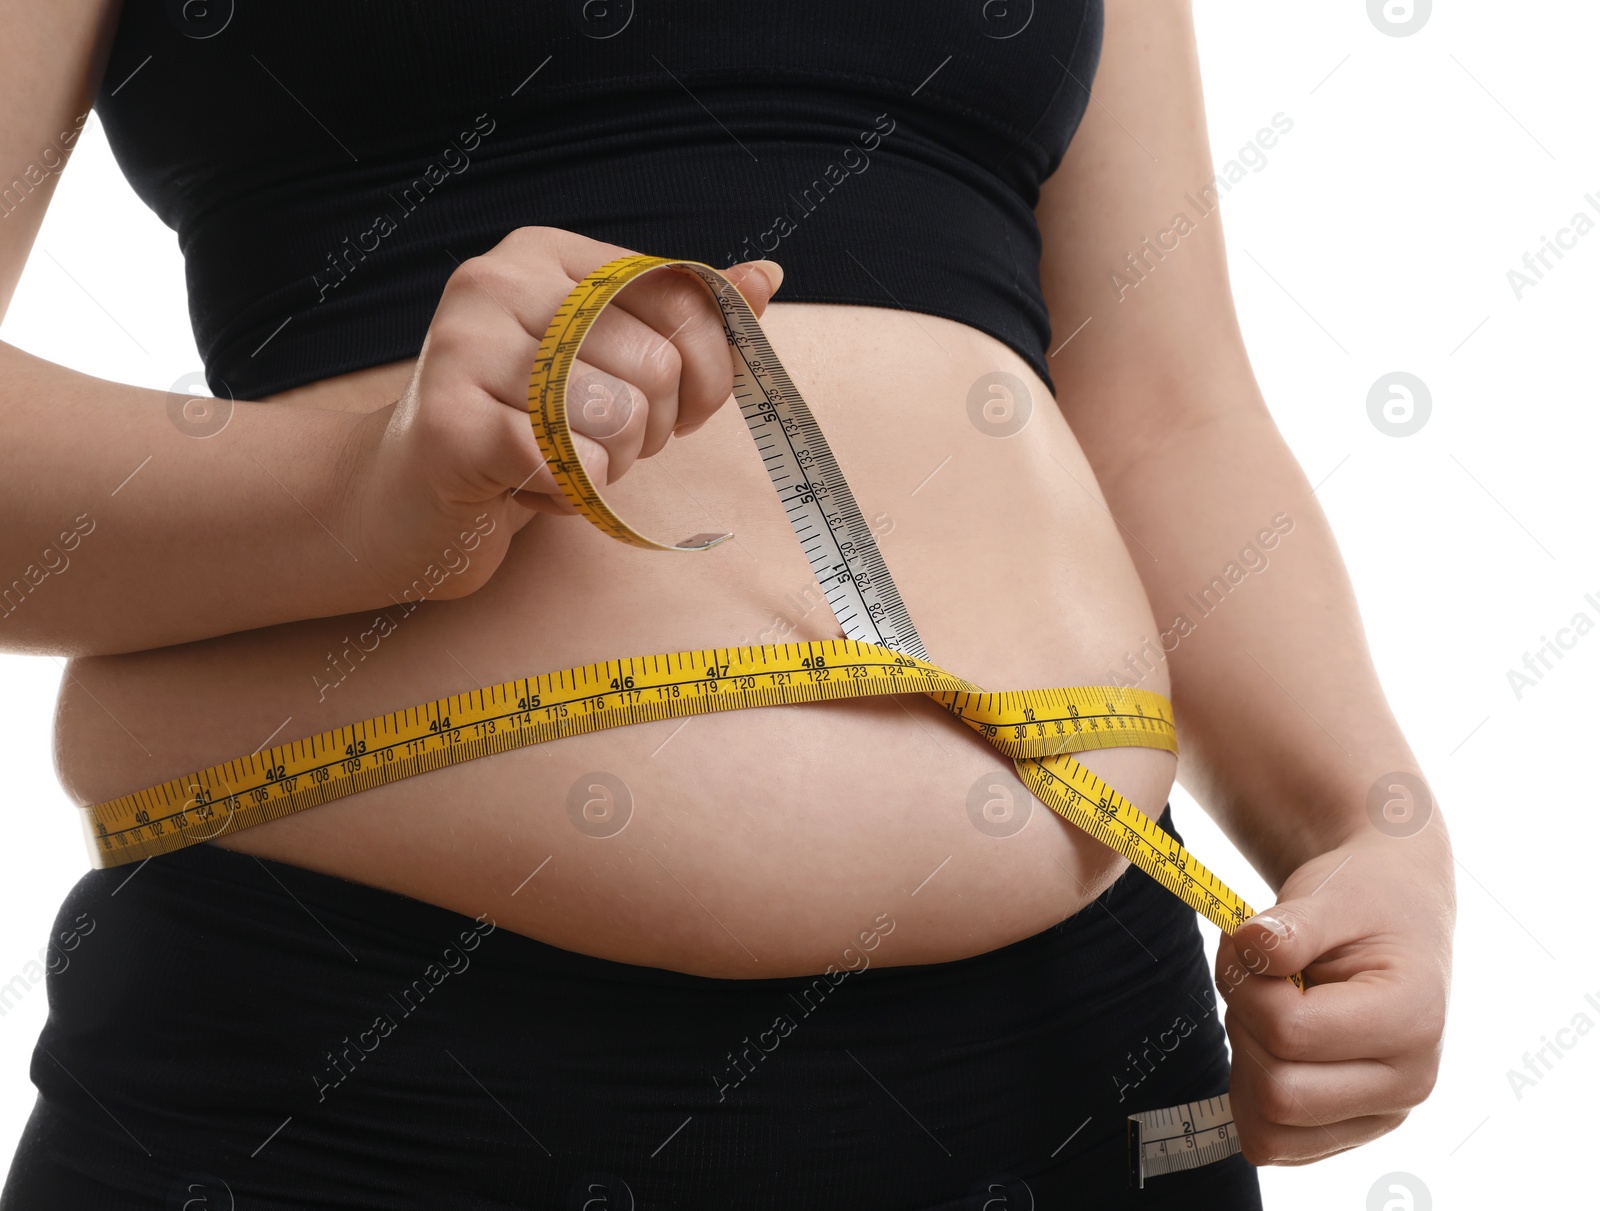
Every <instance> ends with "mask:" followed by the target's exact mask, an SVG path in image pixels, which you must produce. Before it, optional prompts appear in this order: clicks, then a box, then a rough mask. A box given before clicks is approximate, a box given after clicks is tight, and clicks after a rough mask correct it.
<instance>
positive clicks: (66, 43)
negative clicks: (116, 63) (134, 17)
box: [0, 0, 121, 317]
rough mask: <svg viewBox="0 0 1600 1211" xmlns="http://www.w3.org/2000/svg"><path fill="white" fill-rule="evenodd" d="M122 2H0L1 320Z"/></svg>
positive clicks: (84, 113) (90, 97) (89, 100)
mask: <svg viewBox="0 0 1600 1211" xmlns="http://www.w3.org/2000/svg"><path fill="white" fill-rule="evenodd" d="M120 11H121V4H120V0H58V2H57V3H50V4H41V3H38V0H0V29H4V30H5V33H6V36H5V38H4V39H3V40H0V317H3V316H4V315H5V311H6V308H7V307H8V306H9V305H10V303H11V295H12V292H13V291H14V290H16V288H17V280H18V279H19V278H20V277H21V276H22V266H23V264H24V263H25V262H26V261H27V259H28V251H29V250H30V249H31V248H32V247H33V238H34V236H36V235H37V234H38V232H39V224H40V222H41V221H42V220H43V218H44V211H45V207H46V205H48V204H49V201H50V195H51V194H52V193H53V192H55V184H56V177H57V176H59V175H60V172H61V168H62V165H63V164H64V163H65V161H66V157H67V155H68V153H69V152H71V150H72V148H73V146H74V145H75V144H76V142H77V138H78V133H79V132H80V131H81V130H82V129H83V120H84V119H85V118H87V117H88V114H89V109H90V107H91V106H92V105H93V103H94V95H95V92H96V90H97V89H98V88H99V86H100V76H101V73H102V72H104V71H105V61H106V54H107V52H108V51H109V49H110V43H111V35H112V33H113V32H114V31H115V29H116V19H117V14H118V13H119V12H120Z"/></svg>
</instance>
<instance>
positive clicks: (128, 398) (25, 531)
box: [0, 344, 384, 655]
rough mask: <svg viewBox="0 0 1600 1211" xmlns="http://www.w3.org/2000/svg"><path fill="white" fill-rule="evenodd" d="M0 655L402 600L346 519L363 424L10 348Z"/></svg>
mask: <svg viewBox="0 0 1600 1211" xmlns="http://www.w3.org/2000/svg"><path fill="white" fill-rule="evenodd" d="M0 410H3V413H4V434H5V435H4V440H3V441H0V650H5V651H13V652H34V653H41V654H59V655H95V654H107V653H115V652H128V651H136V650H140V649H144V648H152V647H162V646H166V645H169V644H174V643H183V642H187V641H190V640H196V639H203V638H209V637H211V636H215V635H222V634H226V633H228V632H232V631H241V630H246V629H249V628H253V627H262V626H269V625H272V624H274V623H281V622H289V621H294V620H298V619H303V618H314V617H324V616H329V615H336V614H343V613H348V612H351V611H353V610H358V609H363V608H366V607H368V606H370V605H373V604H376V603H377V602H379V601H382V600H384V598H383V596H382V589H381V586H379V585H378V584H377V583H376V582H375V580H374V579H373V578H371V577H368V576H367V575H365V574H364V570H363V569H362V567H361V565H360V562H359V560H358V559H357V558H356V556H355V554H354V552H353V551H352V550H351V549H350V547H351V546H353V545H354V544H353V543H351V542H350V541H349V539H348V537H347V536H345V535H341V534H340V533H339V532H338V531H339V528H340V527H339V523H338V520H337V517H336V516H335V514H336V512H337V502H338V499H339V496H340V491H341V476H343V475H344V474H345V473H346V472H345V468H344V467H343V466H342V464H341V454H342V452H343V451H344V449H345V447H346V445H347V438H349V436H350V435H351V434H352V433H353V432H354V431H355V428H356V426H357V425H358V424H359V423H360V422H361V420H362V419H363V418H362V416H361V415H360V414H357V413H346V412H333V411H322V410H317V409H311V408H304V407H295V408H288V407H284V406H281V405H272V404H256V403H242V402H241V403H237V404H234V405H233V414H232V417H231V419H230V420H229V421H228V423H227V425H226V427H224V428H223V429H222V430H221V431H220V432H217V433H215V434H213V435H211V436H209V437H204V438H197V437H194V436H191V435H190V434H189V433H188V432H184V431H180V427H179V425H178V424H175V423H174V422H173V421H172V420H171V419H169V416H168V398H167V394H166V393H165V392H161V391H151V390H146V389H143V388H138V387H130V386H126V385H123V384H119V383H110V382H106V381H104V380H102V379H96V378H92V377H90V376H88V375H84V374H79V373H77V372H75V371H72V370H69V369H66V368H65V367H62V366H58V365H54V364H52V363H50V362H46V361H43V360H41V359H39V358H36V357H32V356H30V355H29V354H27V353H24V352H22V351H21V350H19V349H16V348H14V347H12V346H9V345H3V344H0Z"/></svg>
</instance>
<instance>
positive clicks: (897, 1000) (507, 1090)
mask: <svg viewBox="0 0 1600 1211" xmlns="http://www.w3.org/2000/svg"><path fill="white" fill-rule="evenodd" d="M1161 822H1162V824H1163V825H1164V826H1165V827H1167V828H1168V829H1169V830H1170V829H1171V818H1170V811H1169V812H1167V813H1163V815H1162V820H1161ZM130 872H131V873H130ZM996 894H1002V895H1003V894H1004V889H1003V888H1001V889H997V891H996ZM55 928H56V932H55V934H54V935H53V937H54V938H55V939H56V946H57V951H53V952H52V953H53V957H54V958H55V959H56V961H55V962H53V963H52V965H51V966H52V968H53V970H52V971H51V973H50V975H49V977H48V988H49V998H50V1017H49V1021H48V1022H47V1024H46V1026H45V1028H44V1032H43V1034H42V1035H41V1037H40V1039H39V1044H38V1046H37V1048H36V1049H35V1052H34V1057H33V1069H32V1076H33V1082H34V1084H35V1085H36V1086H37V1087H38V1090H39V1097H38V1102H37V1104H36V1105H35V1107H34V1111H33V1115H32V1117H31V1118H30V1119H29V1121H28V1125H27V1128H26V1130H25V1131H24V1133H23V1136H22V1140H21V1143H20V1144H19V1146H18V1148H17V1154H16V1159H15V1161H14V1162H13V1165H12V1169H11V1174H10V1177H9V1179H8V1181H7V1183H6V1186H5V1190H4V1193H3V1195H0V1211H50V1209H53V1208H72V1209H74V1211H93V1209H95V1208H102V1207H104V1208H118V1209H119V1211H122V1209H127V1208H137V1209H143V1208H149V1209H151V1211H154V1209H155V1208H164V1209H171V1211H179V1209H180V1208H182V1209H186V1211H232V1209H233V1208H238V1211H269V1209H270V1211H277V1209H283V1211H288V1209H290V1208H295V1209H299V1208H328V1209H332V1208H341V1209H342V1208H355V1207H362V1208H382V1209H384V1211H393V1209H396V1208H428V1209H430V1211H432V1209H435V1208H452V1209H454V1208H482V1209H485V1211H489V1209H494V1211H501V1209H504V1208H513V1207H517V1208H523V1207H526V1208H554V1209H557V1211H565V1209H568V1208H571V1209H573V1211H578V1209H580V1208H582V1209H585V1211H601V1209H608V1211H610V1209H620V1211H634V1209H635V1208H638V1209H640V1211H671V1209H678V1208H682V1209H685V1211H719V1209H722V1208H735V1207H737V1208H742V1209H750V1211H757V1209H762V1208H805V1209H806V1211H819V1209H822V1208H828V1209H833V1208H855V1207H860V1208H872V1209H874V1211H897V1209H902V1208H903V1209H905V1211H912V1209H916V1211H935V1209H937V1211H957V1209H958V1208H961V1209H967V1208H970V1209H972V1211H978V1209H979V1208H983V1209H984V1211H1001V1209H1003V1208H1022V1209H1024V1211H1031V1209H1033V1208H1038V1209H1039V1211H1051V1209H1055V1208H1077V1207H1083V1208H1094V1209H1096V1211H1098V1209H1101V1208H1110V1207H1123V1206H1128V1207H1146V1208H1157V1207H1177V1206H1179V1205H1180V1203H1181V1205H1183V1206H1185V1207H1186V1208H1194V1207H1204V1208H1207V1209H1208V1211H1210V1209H1221V1211H1231V1209H1234V1208H1259V1207H1260V1205H1261V1203H1260V1194H1259V1190H1258V1186H1257V1182H1256V1175H1255V1171H1254V1169H1252V1168H1251V1167H1250V1166H1249V1165H1248V1164H1246V1162H1245V1161H1244V1159H1243V1158H1242V1157H1238V1156H1235V1157H1231V1158H1229V1159H1228V1160H1226V1161H1223V1162H1220V1163H1217V1164H1213V1165H1209V1166H1205V1167H1202V1168H1200V1169H1197V1170H1192V1171H1190V1172H1188V1173H1181V1174H1171V1175H1168V1176H1164V1177H1160V1178H1155V1179H1152V1181H1151V1182H1150V1183H1149V1185H1147V1186H1146V1188H1145V1189H1144V1190H1130V1189H1129V1188H1128V1185H1127V1179H1126V1170H1127V1164H1126V1144H1125V1130H1126V1117H1127V1115H1128V1114H1129V1113H1130V1112H1132V1111H1136V1110H1146V1109H1152V1108H1155V1107H1160V1106H1168V1105H1172V1104H1174V1103H1177V1102H1181V1101H1188V1100H1192V1099H1195V1098H1201V1097H1208V1096H1211V1095H1214V1094H1218V1093H1221V1092H1222V1091H1223V1090H1224V1089H1226V1088H1227V1084H1228V1060H1227V1053H1226V1049H1225V1046H1224V1038H1223V1032H1222V1029H1221V1025H1220V1023H1219V1021H1218V1017H1217V1004H1216V999H1215V997H1214V995H1213V987H1212V982H1211V979H1210V973H1209V970H1208V968H1207V965H1206V962H1205V957H1204V953H1203V951H1202V949H1201V940H1200V933H1199V930H1198V928H1197V922H1196V919H1195V915H1194V913H1193V912H1192V911H1191V910H1189V909H1188V908H1186V907H1184V906H1183V905H1182V904H1180V903H1179V902H1178V901H1177V900H1176V899H1174V898H1173V897H1172V896H1171V895H1169V894H1168V893H1167V892H1166V891H1164V890H1162V889H1161V888H1160V887H1158V886H1157V885H1156V884H1155V883H1154V882H1152V881H1151V880H1150V879H1149V878H1147V877H1146V876H1145V875H1143V874H1141V873H1140V872H1138V871H1137V870H1130V871H1129V872H1128V873H1127V874H1125V875H1124V876H1123V877H1122V878H1121V879H1119V880H1118V881H1117V882H1116V883H1115V884H1114V885H1113V886H1112V887H1111V889H1110V890H1108V891H1107V892H1106V893H1105V894H1104V895H1102V896H1101V897H1100V898H1099V899H1098V900H1096V901H1095V902H1094V904H1092V905H1091V906H1089V907H1088V908H1086V909H1084V910H1083V911H1082V912H1079V913H1076V914H1074V915H1073V916H1071V917H1069V918H1068V919H1067V920H1066V921H1064V922H1062V923H1061V924H1059V925H1057V926H1054V927H1052V928H1050V929H1047V930H1045V931H1044V932H1043V933H1040V934H1036V935H1034V936H1033V937H1031V938H1026V939H1024V940H1022V941H1020V942H1017V943H1015V944H1013V945H1010V946H1006V947H1003V948H1001V949H999V950H995V951H991V952H989V953H987V954H983V955H978V956H975V957H973V958H968V959H961V960H958V961H955V962H950V963H935V964H926V965H921V966H914V967H888V966H882V965H877V966H874V965H872V958H873V955H872V954H871V953H870V951H867V950H865V949H864V948H865V947H866V946H868V945H869V944H871V945H873V946H874V948H875V946H876V945H881V944H883V943H882V942H881V941H880V942H877V943H874V942H873V939H872V937H871V932H872V931H873V930H875V929H876V930H878V931H879V934H880V938H881V937H882V936H883V935H884V934H886V933H887V932H888V931H889V930H890V929H892V928H893V918H892V917H891V916H889V914H884V916H883V917H880V918H879V919H878V921H876V922H863V928H864V931H865V932H867V933H868V935H869V936H868V938H867V939H866V940H865V941H864V942H863V943H862V949H858V950H856V951H853V952H851V953H852V955H853V956H854V957H853V958H847V959H842V962H846V963H850V964H853V965H854V966H855V967H856V970H846V969H841V971H839V972H835V973H834V974H833V975H832V976H828V975H823V976H818V977H797V978H788V979H764V980H722V979H712V978H707V977H702V976H691V975H684V974H682V973H679V972H670V971H665V970H661V969H658V968H651V967H636V966H632V965H629V964H625V963H616V962H612V961H609V960H605V959H598V958H594V957H592V956H588V955H582V954H577V953H573V952H571V951H566V950H561V949H559V948H556V947H553V946H549V945H546V944H544V943H542V942H537V941H534V940H533V939H531V938H527V937H523V936H521V935H519V934H514V933H512V932H510V931H509V930H507V929H503V928H500V929H495V928H492V923H491V922H489V921H487V920H479V921H474V920H472V919H471V918H468V917H465V916H461V915H459V914H457V913H454V912H451V911H448V910H446V909H443V908H439V907H436V906H434V905H430V904H424V903H422V902H420V901H417V900H413V899H410V898H408V897H405V896H401V895H396V894H394V893H392V892H387V891H380V890H377V889H375V888H371V887H366V886H363V885H361V884H356V883H350V882H346V881H345V880H342V879H337V878H332V877H330V876H327V875H322V874H318V873H315V872H313V871H308V870H305V869H303V868H300V867H295V866H287V865H284V864H282V863H277V862H270V861H259V860H257V859H255V858H253V857H249V856H246V855H242V854H237V853H233V852H230V851H227V850H221V849H218V848H216V847H214V846H209V845H198V846H194V847H192V848H189V849H186V850H182V851H179V852H177V853H174V854H169V855H167V856H165V857H160V858H155V859H153V860H152V861H150V862H149V863H147V864H146V865H145V866H144V867H143V868H139V869H137V870H134V869H133V868H127V867H123V868H117V869H113V870H105V871H95V872H92V873H90V874H87V875H85V876H84V877H83V878H82V879H81V880H79V882H78V884H77V885H76V886H75V887H74V888H73V890H72V892H71V894H70V895H69V896H68V897H67V900H66V903H65V904H64V905H63V906H62V909H61V913H60V917H59V918H58V920H57V922H56V927H55ZM64 939H68V940H70V943H71V944H70V946H67V942H66V941H65V940H64Z"/></svg>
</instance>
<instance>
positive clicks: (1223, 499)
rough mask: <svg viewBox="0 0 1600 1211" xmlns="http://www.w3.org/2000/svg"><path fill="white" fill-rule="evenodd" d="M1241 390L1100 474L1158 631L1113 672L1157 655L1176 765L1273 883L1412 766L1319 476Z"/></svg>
mask: <svg viewBox="0 0 1600 1211" xmlns="http://www.w3.org/2000/svg"><path fill="white" fill-rule="evenodd" d="M1234 394H1235V397H1236V398H1237V399H1242V400H1244V401H1245V402H1244V403H1242V404H1235V405H1231V406H1225V407H1213V408H1209V409H1196V410H1195V415H1196V417H1197V418H1198V417H1203V418H1204V419H1196V420H1195V421H1194V422H1193V423H1190V424H1185V425H1182V426H1174V427H1173V428H1172V429H1170V430H1169V431H1168V432H1166V433H1165V434H1163V435H1162V436H1161V437H1159V438H1158V439H1156V440H1154V441H1152V442H1151V443H1150V444H1149V446H1148V447H1147V448H1145V449H1144V450H1142V451H1141V453H1140V456H1139V457H1138V458H1136V459H1130V460H1127V461H1125V462H1123V463H1122V464H1121V465H1120V466H1119V467H1118V468H1116V469H1115V470H1110V471H1109V472H1108V473H1105V474H1103V476H1102V480H1101V485H1102V489H1103V491H1104V492H1105V495H1106V499H1107V503H1108V505H1109V507H1110V509H1111V510H1112V512H1113V513H1114V514H1115V515H1116V517H1117V519H1118V521H1119V522H1120V523H1121V524H1122V525H1123V526H1124V527H1125V532H1126V533H1128V534H1130V535H1132V538H1130V539H1129V542H1128V546H1129V549H1130V551H1131V552H1132V554H1133V557H1134V560H1135V562H1136V564H1137V565H1138V568H1139V572H1140V575H1141V577H1142V578H1143V580H1144V584H1145V588H1146V591H1147V593H1148V594H1149V597H1150V602H1151V607H1152V610H1153V612H1154V615H1155V618H1156V622H1157V625H1158V628H1159V633H1158V634H1157V635H1154V636H1149V637H1138V638H1137V641H1136V647H1135V648H1134V650H1133V651H1131V652H1130V653H1129V655H1130V657H1131V660H1130V661H1128V662H1125V664H1124V666H1123V667H1122V668H1121V669H1119V670H1117V671H1118V672H1119V673H1120V674H1121V676H1123V677H1124V678H1126V679H1128V680H1132V681H1137V680H1138V679H1139V678H1140V677H1142V676H1143V675H1144V673H1143V672H1142V670H1143V669H1146V668H1149V667H1152V665H1153V664H1154V663H1155V662H1158V661H1162V660H1164V661H1165V662H1166V664H1167V666H1168V670H1169V674H1170V676H1171V680H1172V691H1173V693H1172V696H1173V703H1174V707H1175V709H1176V711H1177V717H1178V734H1179V737H1180V743H1181V745H1182V748H1183V752H1182V756H1181V758H1180V777H1181V778H1182V780H1183V781H1184V783H1185V785H1187V786H1188V787H1189V788H1190V789H1191V790H1192V791H1193V793H1194V794H1195V795H1196V797H1197V798H1199V799H1200V800H1201V801H1202V802H1203V803H1204V804H1205V806H1206V807H1207V809H1208V810H1210V811H1211V812H1212V813H1213V814H1214V815H1216V816H1217V818H1218V820H1219V822H1220V823H1221V824H1222V826H1223V827H1224V828H1225V829H1226V831H1227V832H1228V833H1229V835H1230V836H1231V837H1232V838H1233V840H1234V841H1235V843H1236V844H1237V845H1239V847H1240V849H1241V850H1242V851H1243V852H1244V853H1245V855H1246V856H1247V857H1248V858H1249V859H1250V860H1251V862H1252V863H1253V864H1254V865H1255V866H1256V868H1257V869H1258V870H1260V871H1261V872H1262V874H1263V876H1264V877H1266V878H1268V879H1269V880H1270V881H1271V882H1272V884H1273V886H1274V888H1276V887H1278V886H1280V885H1281V883H1282V881H1283V879H1284V878H1286V877H1287V876H1288V875H1289V874H1290V872H1292V871H1293V870H1294V869H1295V868H1297V867H1298V866H1299V865H1301V863H1303V862H1304V861H1306V860H1307V859H1308V858H1310V857H1312V856H1314V855H1316V854H1318V853H1322V852H1326V851H1327V850H1328V849H1331V848H1333V847H1334V846H1336V845H1337V844H1339V843H1340V842H1341V841H1342V840H1344V839H1346V838H1347V837H1349V836H1350V835H1351V834H1352V833H1353V832H1354V831H1356V830H1357V829H1358V828H1359V827H1360V826H1362V825H1364V824H1366V822H1367V812H1368V795H1369V791H1370V790H1371V788H1372V787H1373V786H1374V785H1375V784H1376V783H1377V782H1378V781H1379V779H1380V778H1381V777H1382V776H1383V775H1385V774H1389V773H1392V772H1395V771H1408V772H1411V773H1413V774H1419V773H1420V771H1419V770H1418V767H1417V762H1416V758H1415V757H1414V756H1413V755H1412V753H1411V750H1410V748H1409V747H1408V746H1407V744H1406V741H1405V738H1404V737H1403V736H1402V735H1401V732H1400V728H1399V726H1398V724H1397V723H1396V722H1395V719H1394V717H1393V715H1392V713H1391V712H1390V710H1389V706H1388V703H1387V702H1386V700H1385V698H1384V695H1383V691H1382V689H1381V687H1380V685H1379V682H1378V678H1377V674H1376V672H1375V670H1374V668H1373V665H1372V661H1371V657H1370V655H1369V653H1368V650H1367V645H1366V638H1365V634H1364V632H1363V629H1362V626H1361V620H1360V616H1359V613H1358V610H1357V606H1356V601H1355V595H1354V592H1353V591H1352V588H1351V585H1350V580H1349V577H1348V575H1347V573H1346V571H1345V567H1344V562H1343V560H1342V559H1341V558H1340V555H1339V551H1338V547H1337V545H1336V543H1335V541H1334V538H1333V535H1332V532H1331V530H1330V529H1329V526H1328V523H1327V520H1326V518H1325V517H1324V516H1323V513H1322V509H1321V508H1320V507H1319V505H1318V503H1317V500H1316V498H1315V496H1314V495H1313V493H1312V486H1311V484H1310V483H1308V482H1307V479H1306V477H1305V475H1304V474H1303V473H1302V471H1301V469H1300V467H1299V465H1298V463H1297V462H1296V461H1295V459H1294V456H1293V455H1292V454H1291V453H1290V451H1289V449H1288V447H1287V446H1286V445H1285V443H1284V441H1283V439H1282V437H1281V436H1280V435H1279V433H1278V430H1277V428H1276V426H1275V425H1274V424H1273V422H1272V419H1271V417H1270V415H1269V414H1268V413H1267V411H1266V409H1265V407H1264V406H1262V405H1261V404H1260V397H1259V394H1258V393H1257V392H1256V389H1255V387H1254V384H1253V383H1251V384H1248V385H1239V386H1238V387H1237V388H1236V390H1235V392H1234ZM1168 415H1169V416H1170V415H1172V413H1171V412H1170V411H1169V412H1168Z"/></svg>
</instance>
